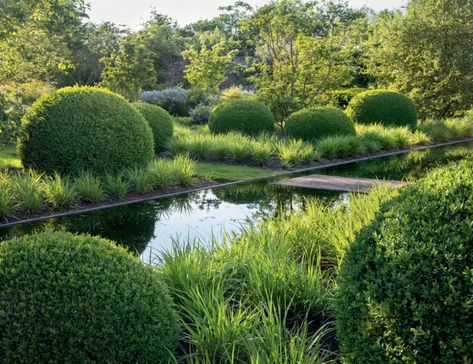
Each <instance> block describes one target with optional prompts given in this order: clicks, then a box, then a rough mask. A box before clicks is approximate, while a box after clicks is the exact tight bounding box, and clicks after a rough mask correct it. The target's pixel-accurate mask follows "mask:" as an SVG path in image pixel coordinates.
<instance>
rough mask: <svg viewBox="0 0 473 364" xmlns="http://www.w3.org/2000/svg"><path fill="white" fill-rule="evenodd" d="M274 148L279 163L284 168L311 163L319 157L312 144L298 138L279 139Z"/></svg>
mask: <svg viewBox="0 0 473 364" xmlns="http://www.w3.org/2000/svg"><path fill="white" fill-rule="evenodd" d="M276 148H277V155H278V157H279V159H280V161H281V165H282V166H283V167H286V168H290V167H294V166H300V165H307V164H311V163H313V162H316V161H318V160H319V159H320V156H319V154H318V153H317V152H316V151H315V148H314V146H313V145H312V144H311V143H306V142H304V141H302V140H300V139H289V140H287V141H286V140H284V141H280V142H279V143H277V144H276Z"/></svg>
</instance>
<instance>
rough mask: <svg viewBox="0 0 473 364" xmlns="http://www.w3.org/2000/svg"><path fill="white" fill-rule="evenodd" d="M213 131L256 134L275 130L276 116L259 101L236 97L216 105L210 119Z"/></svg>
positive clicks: (210, 126)
mask: <svg viewBox="0 0 473 364" xmlns="http://www.w3.org/2000/svg"><path fill="white" fill-rule="evenodd" d="M209 128H210V130H211V131H212V132H213V133H228V132H230V131H237V132H240V133H242V134H246V135H251V136H255V135H258V134H261V133H263V132H269V133H270V132H273V131H274V117H273V114H271V111H269V109H268V108H267V107H266V106H264V104H262V103H261V102H259V101H254V100H243V99H234V100H228V101H224V102H222V103H221V104H219V105H218V106H216V107H215V108H214V109H213V110H212V112H211V114H210V120H209Z"/></svg>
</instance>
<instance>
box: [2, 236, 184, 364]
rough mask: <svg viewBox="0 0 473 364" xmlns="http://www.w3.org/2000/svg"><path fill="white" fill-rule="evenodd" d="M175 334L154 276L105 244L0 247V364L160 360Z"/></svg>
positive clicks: (64, 240)
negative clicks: (0, 363)
mask: <svg viewBox="0 0 473 364" xmlns="http://www.w3.org/2000/svg"><path fill="white" fill-rule="evenodd" d="M178 332H179V325H178V322H177V316H176V313H175V312H174V309H173V307H172V302H171V299H170V297H169V296H168V293H167V289H166V287H165V286H164V284H163V283H162V282H161V280H160V278H159V276H158V275H157V274H156V272H155V271H153V269H152V268H150V267H147V266H145V265H143V264H142V263H141V262H140V261H139V260H138V259H137V258H134V257H133V256H131V255H130V254H129V253H128V252H127V251H126V250H125V249H124V248H120V247H118V246H116V245H115V244H113V243H112V242H111V241H109V240H105V239H101V238H94V237H91V236H89V235H73V234H70V233H64V232H60V233H50V232H47V233H41V234H38V235H33V236H25V237H22V238H17V239H13V240H10V241H6V242H2V244H0V361H1V362H2V363H5V362H7V363H32V362H35V363H92V362H94V363H95V362H96V363H167V362H168V361H169V359H170V353H172V352H173V351H174V350H175V347H176V345H177V341H178Z"/></svg>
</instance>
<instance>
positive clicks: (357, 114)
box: [347, 90, 417, 129]
mask: <svg viewBox="0 0 473 364" xmlns="http://www.w3.org/2000/svg"><path fill="white" fill-rule="evenodd" d="M347 114H348V116H349V117H350V118H352V119H353V121H354V122H355V123H361V124H371V123H381V124H383V125H386V126H408V127H410V128H411V129H415V127H416V124H417V108H416V106H415V105H414V103H413V102H412V100H411V99H410V98H409V97H407V96H404V95H403V94H400V93H398V92H394V91H387V90H370V91H365V92H362V93H360V94H358V95H356V96H355V97H353V99H352V100H351V101H350V104H349V105H348V108H347Z"/></svg>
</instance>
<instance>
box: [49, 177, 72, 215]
mask: <svg viewBox="0 0 473 364" xmlns="http://www.w3.org/2000/svg"><path fill="white" fill-rule="evenodd" d="M43 190H44V196H45V198H46V201H47V202H48V204H49V205H50V206H51V207H52V208H53V209H55V210H64V209H68V208H71V207H73V206H74V204H75V203H76V202H77V200H78V196H77V192H76V190H75V188H74V185H73V184H72V183H71V181H70V179H69V178H63V177H61V176H60V175H59V174H57V173H55V174H54V177H49V178H48V179H47V180H46V181H45V183H44V186H43Z"/></svg>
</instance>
